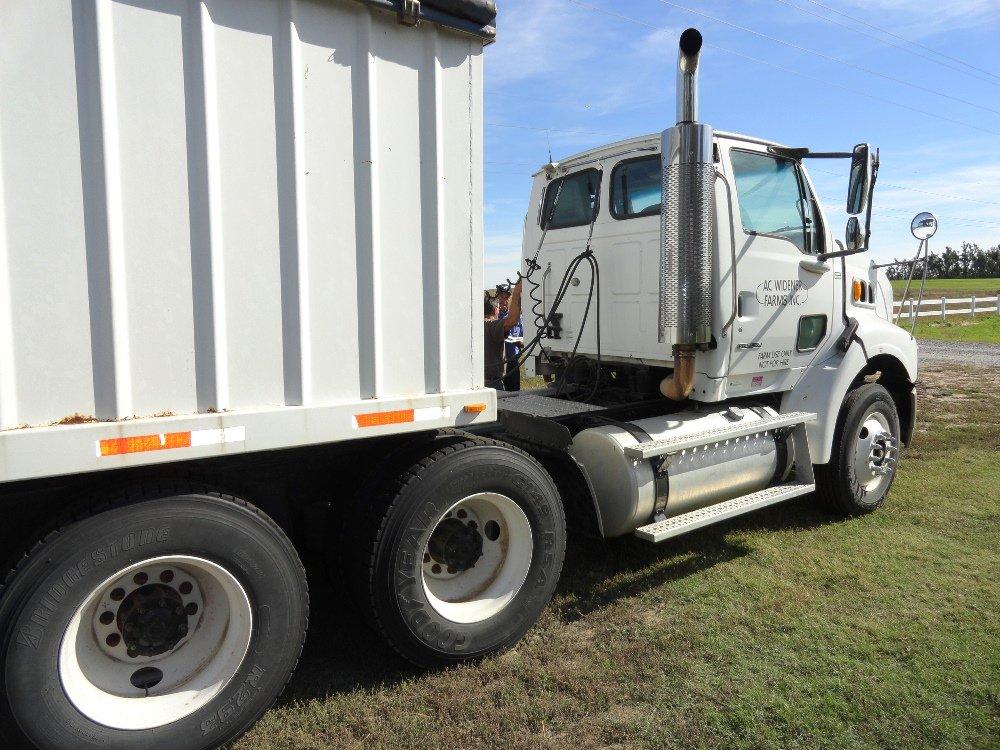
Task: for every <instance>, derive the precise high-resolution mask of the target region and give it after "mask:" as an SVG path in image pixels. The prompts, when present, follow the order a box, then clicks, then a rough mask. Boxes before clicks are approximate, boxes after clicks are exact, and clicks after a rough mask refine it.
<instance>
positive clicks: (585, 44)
mask: <svg viewBox="0 0 1000 750" xmlns="http://www.w3.org/2000/svg"><path fill="white" fill-rule="evenodd" d="M497 5H498V6H499V17H498V20H497V27H498V34H497V42H496V43H495V44H493V45H491V46H490V47H488V48H487V50H486V73H485V77H486V117H485V119H486V123H487V124H486V266H485V280H486V283H487V284H488V285H492V284H495V283H496V282H498V281H501V280H502V279H503V278H505V277H507V276H513V275H514V270H515V269H516V268H517V267H518V265H519V261H520V258H521V228H522V225H523V221H524V214H525V210H526V209H527V201H528V194H529V190H530V186H531V173H532V172H533V171H535V169H536V168H537V167H538V166H539V165H541V164H543V163H544V162H546V161H547V158H548V156H547V149H548V146H547V141H550V142H551V145H552V154H553V157H554V158H555V159H556V160H559V159H560V158H563V157H566V156H568V155H570V154H572V153H575V152H578V151H581V150H584V149H587V148H591V147H593V146H598V145H600V144H602V143H608V142H611V141H615V140H619V139H621V138H626V137H630V136H634V135H640V134H645V133H651V132H654V131H660V130H663V129H664V128H665V127H668V126H670V125H671V124H673V119H674V115H673V112H674V65H675V60H676V45H677V37H678V35H679V33H680V32H681V31H682V30H683V29H685V28H687V27H688V26H696V27H697V28H698V29H700V30H701V32H702V34H703V35H704V37H705V44H706V48H705V49H704V50H703V52H702V64H701V113H700V115H701V120H702V121H704V122H708V123H711V124H712V125H713V126H714V127H715V128H716V129H718V130H735V131H738V132H742V133H748V134H751V135H757V136H761V137H765V138H771V139H774V140H777V141H780V142H783V143H786V144H789V145H792V146H809V147H810V148H812V149H813V150H827V151H833V150H837V151H840V150H849V149H850V148H851V147H852V146H853V145H854V144H855V143H857V142H860V141H868V142H870V143H871V144H872V145H873V146H878V147H880V148H881V155H882V169H881V172H880V175H879V183H878V189H877V191H876V197H875V218H874V219H873V224H872V253H873V256H874V257H875V258H877V259H880V260H883V259H884V260H888V259H891V258H892V257H894V256H895V257H910V256H912V254H913V252H914V251H915V250H916V240H914V239H913V238H912V237H911V235H910V232H909V224H910V219H911V217H912V216H913V215H914V214H915V213H917V212H919V211H923V210H929V211H933V212H934V213H936V214H937V216H938V218H939V220H940V224H941V228H940V230H939V232H938V234H937V235H936V236H935V237H934V239H933V240H932V241H931V243H932V244H931V249H932V250H934V249H938V250H940V249H942V248H943V247H944V246H945V245H952V246H958V245H960V244H961V242H962V241H963V240H969V241H973V242H978V243H979V244H980V245H983V246H987V245H996V244H1000V52H998V50H1000V47H998V44H997V42H998V40H1000V0H948V1H947V2H938V3H933V4H932V3H928V2H926V0H865V1H862V0H857V1H856V2H855V1H854V0H847V1H845V0H748V1H747V2H727V1H725V0H709V1H708V2H697V0H676V1H675V0H670V1H669V2H668V1H667V0H627V1H626V0H622V1H619V2H613V1H612V0H498V1H497ZM691 11H697V12H691ZM698 13H702V14H707V15H708V16H712V17H714V18H708V17H706V16H705V15H698ZM716 19H721V21H724V22H726V23H728V24H731V25H726V23H723V22H721V21H720V20H716ZM865 24H870V25H865ZM736 27H742V28H736ZM875 27H877V28H875ZM752 32H757V33H758V34H759V35H764V36H766V37H771V38H770V39H768V38H763V37H762V36H759V35H755V34H754V33H752ZM886 32H891V34H894V35H896V36H892V35H891V34H890V33H886ZM775 40H781V41H780V42H779V41H775ZM904 40H905V41H904ZM781 42H784V43H781ZM799 48H805V49H799ZM734 53H739V54H734ZM820 55H823V56H825V57H821V56H820ZM749 58H756V59H757V60H761V61H766V62H767V63H770V64H769V65H765V64H762V63H761V62H756V61H754V60H751V59H749ZM859 68H864V69H866V70H860V69H859ZM959 100H962V101H959ZM914 110H920V111H919V112H918V111H914ZM546 128H549V129H552V132H550V133H549V134H548V137H547V136H546V133H545V132H544V130H545V129H546ZM847 167H848V165H847V163H846V162H841V161H822V162H809V163H807V168H808V169H809V171H810V174H811V176H812V178H813V181H814V183H815V185H816V189H817V191H818V193H819V196H820V199H821V201H822V203H823V206H824V210H825V212H826V215H827V218H828V219H829V220H830V221H831V222H832V224H833V227H834V233H835V236H837V237H840V236H842V234H843V226H844V223H845V221H846V215H845V214H844V213H843V211H842V209H841V207H842V204H843V202H844V198H845V192H846V187H847ZM821 170H822V171H821Z"/></svg>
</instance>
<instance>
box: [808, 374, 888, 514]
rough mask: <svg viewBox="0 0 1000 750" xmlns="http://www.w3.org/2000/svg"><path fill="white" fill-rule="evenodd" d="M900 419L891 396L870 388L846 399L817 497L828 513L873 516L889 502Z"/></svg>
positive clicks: (819, 470) (820, 470)
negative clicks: (827, 509)
mask: <svg viewBox="0 0 1000 750" xmlns="http://www.w3.org/2000/svg"><path fill="white" fill-rule="evenodd" d="M899 440H900V424H899V414H898V412H897V410H896V403H895V401H893V399H892V396H891V395H890V394H889V392H888V391H887V390H886V389H885V388H883V387H882V386H881V385H879V384H878V383H867V384H865V385H862V386H860V387H859V388H855V389H854V390H853V391H850V392H849V393H848V394H847V398H845V399H844V405H843V407H842V408H841V411H840V416H839V418H838V420H837V429H836V431H835V432H834V438H833V449H832V451H831V453H830V461H829V463H826V464H822V465H818V466H816V467H815V471H816V491H817V495H818V496H819V498H820V499H821V500H822V502H823V504H824V505H826V506H827V507H828V508H829V509H830V510H833V511H834V512H836V513H840V514H842V515H846V516H858V515H863V514H865V513H870V512H872V511H873V510H875V509H876V508H878V507H879V506H880V505H882V503H883V502H884V501H885V498H886V495H887V494H888V492H889V488H890V487H891V486H892V482H893V480H894V479H895V477H896V465H897V460H898V451H899Z"/></svg>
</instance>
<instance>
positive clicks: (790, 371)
mask: <svg viewBox="0 0 1000 750" xmlns="http://www.w3.org/2000/svg"><path fill="white" fill-rule="evenodd" d="M729 162H730V164H729V166H730V174H731V175H732V180H733V183H734V186H735V196H734V201H735V202H736V203H737V205H735V206H733V207H732V210H733V220H734V224H735V225H736V226H735V229H736V231H735V238H736V240H735V241H736V248H735V250H736V275H735V278H736V287H737V315H736V319H735V320H734V321H733V327H732V330H733V335H732V337H731V339H730V340H731V342H732V343H731V346H732V349H731V351H730V367H729V374H728V379H727V392H728V394H729V395H741V394H743V393H749V392H756V391H761V390H775V389H779V390H780V389H783V388H785V387H790V383H791V382H794V380H795V379H796V378H797V376H798V372H799V370H800V368H802V367H806V366H807V365H809V364H810V363H811V362H812V361H813V360H814V359H815V357H816V352H817V351H819V350H821V349H822V348H823V344H824V342H825V341H826V339H828V338H829V336H830V330H831V324H832V314H833V279H834V272H833V264H832V263H829V262H827V263H820V262H819V261H817V259H816V255H817V254H818V253H820V252H823V251H824V250H825V249H826V243H827V242H829V237H828V235H827V232H826V227H825V225H824V222H823V217H822V213H821V212H820V209H819V206H818V205H817V202H816V199H815V196H814V194H813V192H812V189H811V187H810V185H809V182H808V179H807V177H806V174H805V172H804V170H803V169H802V167H801V165H800V164H798V163H796V162H795V161H793V160H791V159H786V158H782V157H778V156H774V155H772V154H769V153H767V151H766V149H765V147H763V146H758V145H756V144H747V145H746V146H745V147H744V146H743V145H742V144H741V145H740V146H734V147H732V148H731V149H730V150H729ZM741 228H742V231H740V230H741Z"/></svg>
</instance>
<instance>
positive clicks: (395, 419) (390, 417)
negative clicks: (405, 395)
mask: <svg viewBox="0 0 1000 750" xmlns="http://www.w3.org/2000/svg"><path fill="white" fill-rule="evenodd" d="M354 419H355V420H356V421H357V423H358V427H379V426H381V425H385V424H402V423H403V422H412V421H413V409H398V410H397V411H372V412H368V413H367V414H355V415H354Z"/></svg>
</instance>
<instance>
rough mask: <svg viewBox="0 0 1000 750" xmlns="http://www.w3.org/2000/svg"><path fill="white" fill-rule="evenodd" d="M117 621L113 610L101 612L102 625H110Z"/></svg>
mask: <svg viewBox="0 0 1000 750" xmlns="http://www.w3.org/2000/svg"><path fill="white" fill-rule="evenodd" d="M114 621H115V615H114V613H113V612H101V625H110V624H111V623H112V622H114Z"/></svg>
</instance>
